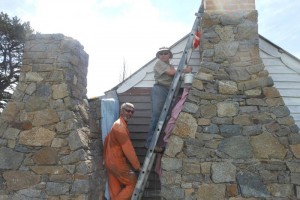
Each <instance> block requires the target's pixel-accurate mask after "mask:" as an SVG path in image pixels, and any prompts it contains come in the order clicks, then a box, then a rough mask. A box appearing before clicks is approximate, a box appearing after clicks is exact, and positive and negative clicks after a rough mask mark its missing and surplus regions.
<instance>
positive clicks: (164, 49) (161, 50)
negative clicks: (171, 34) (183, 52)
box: [156, 47, 173, 58]
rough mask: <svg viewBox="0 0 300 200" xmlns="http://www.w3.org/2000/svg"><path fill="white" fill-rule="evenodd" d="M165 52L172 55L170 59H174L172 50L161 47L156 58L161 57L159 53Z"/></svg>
mask: <svg viewBox="0 0 300 200" xmlns="http://www.w3.org/2000/svg"><path fill="white" fill-rule="evenodd" d="M164 51H167V52H169V53H170V58H173V53H172V52H171V50H170V48H169V47H160V48H159V49H158V51H157V53H156V58H158V57H159V53H160V52H164Z"/></svg>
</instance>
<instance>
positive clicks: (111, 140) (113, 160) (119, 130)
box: [103, 117, 141, 200]
mask: <svg viewBox="0 0 300 200" xmlns="http://www.w3.org/2000/svg"><path fill="white" fill-rule="evenodd" d="M103 155H104V165H105V167H106V169H107V177H108V187H109V194H110V198H111V200H123V199H124V200H125V199H126V200H127V199H131V196H132V193H133V190H134V187H135V184H136V182H137V177H136V175H135V173H134V171H133V170H134V169H135V170H139V169H140V168H141V166H140V162H139V160H138V158H137V156H136V153H135V150H134V148H133V146H132V143H131V140H130V137H129V131H128V128H127V123H126V122H125V120H124V119H123V118H122V117H120V118H119V119H118V120H117V121H115V122H114V124H113V126H112V128H111V131H110V132H109V134H108V135H107V136H106V138H105V142H104V154H103Z"/></svg>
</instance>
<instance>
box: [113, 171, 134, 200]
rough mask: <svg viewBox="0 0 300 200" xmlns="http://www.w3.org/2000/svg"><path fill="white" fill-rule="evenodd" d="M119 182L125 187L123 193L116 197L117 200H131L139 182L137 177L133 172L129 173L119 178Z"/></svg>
mask: <svg viewBox="0 0 300 200" xmlns="http://www.w3.org/2000/svg"><path fill="white" fill-rule="evenodd" d="M119 181H120V182H121V183H122V184H123V185H125V187H124V188H123V189H122V190H121V192H120V193H119V194H118V195H117V196H116V199H117V200H130V199H131V196H132V194H133V191H134V188H135V184H136V182H137V177H136V175H135V173H134V172H133V171H130V172H129V173H128V172H127V173H123V174H122V176H120V177H119Z"/></svg>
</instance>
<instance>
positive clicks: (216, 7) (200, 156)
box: [161, 0, 300, 200]
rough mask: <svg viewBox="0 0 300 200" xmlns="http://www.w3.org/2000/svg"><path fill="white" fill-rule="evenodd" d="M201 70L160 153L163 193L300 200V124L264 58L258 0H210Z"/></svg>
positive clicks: (204, 23)
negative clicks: (260, 43) (258, 22)
mask: <svg viewBox="0 0 300 200" xmlns="http://www.w3.org/2000/svg"><path fill="white" fill-rule="evenodd" d="M204 4H205V13H204V16H203V19H202V26H201V27H200V29H201V32H202V38H201V47H200V48H201V49H200V50H201V63H200V70H199V72H198V73H197V74H196V76H195V79H194V81H193V86H192V89H191V91H190V93H189V96H188V100H187V101H186V103H185V105H184V109H183V111H182V112H181V113H180V115H179V117H178V119H177V121H176V124H175V127H174V129H173V133H172V136H171V138H170V140H169V143H168V147H167V149H166V152H165V154H164V156H163V158H162V170H163V171H162V179H161V183H162V191H161V193H162V196H163V197H164V198H165V199H203V200H220V199H230V200H242V199H300V137H299V133H298V132H299V128H298V127H297V126H296V125H295V123H294V120H293V118H292V117H291V116H290V112H289V110H288V108H287V107H286V106H285V105H284V102H283V99H282V98H281V96H280V94H279V92H278V90H277V89H276V88H275V87H273V81H272V78H271V77H270V76H269V73H268V71H266V70H265V67H264V64H263V62H262V59H261V58H260V56H259V43H258V42H259V41H258V38H259V35H258V24H257V16H258V14H257V11H256V10H255V1H254V0H205V1H204Z"/></svg>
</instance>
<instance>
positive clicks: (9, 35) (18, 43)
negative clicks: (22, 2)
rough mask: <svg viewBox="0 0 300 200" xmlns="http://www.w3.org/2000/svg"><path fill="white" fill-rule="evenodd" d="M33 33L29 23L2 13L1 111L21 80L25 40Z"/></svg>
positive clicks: (0, 60) (0, 41)
mask: <svg viewBox="0 0 300 200" xmlns="http://www.w3.org/2000/svg"><path fill="white" fill-rule="evenodd" d="M33 31H34V30H33V29H32V28H31V27H30V23H29V22H24V23H22V22H21V21H20V19H18V18H17V17H13V18H12V19H10V18H9V16H8V15H7V14H5V13H3V12H1V13H0V111H1V110H3V108H4V107H5V105H6V103H7V101H8V100H9V99H11V95H12V92H13V90H14V89H15V87H16V84H17V82H18V80H19V75H20V67H21V64H22V56H23V50H24V44H25V39H26V36H27V34H31V33H33Z"/></svg>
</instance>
